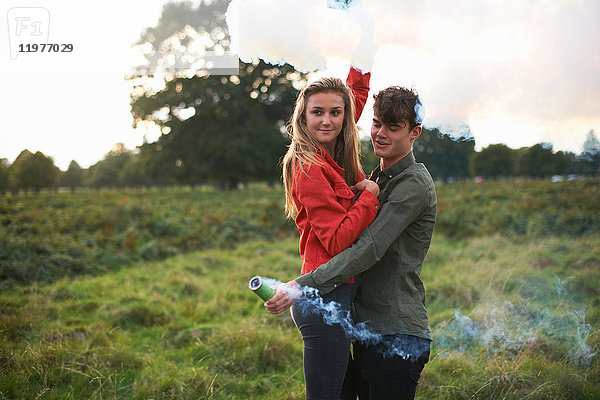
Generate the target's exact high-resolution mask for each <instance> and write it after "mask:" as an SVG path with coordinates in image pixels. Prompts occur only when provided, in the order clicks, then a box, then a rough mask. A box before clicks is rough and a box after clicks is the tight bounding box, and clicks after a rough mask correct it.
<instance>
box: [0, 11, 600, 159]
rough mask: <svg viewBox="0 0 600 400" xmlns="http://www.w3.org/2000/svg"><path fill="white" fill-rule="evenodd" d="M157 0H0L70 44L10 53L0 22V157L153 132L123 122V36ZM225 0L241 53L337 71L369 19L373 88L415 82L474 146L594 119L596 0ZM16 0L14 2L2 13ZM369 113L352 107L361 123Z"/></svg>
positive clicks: (579, 138)
mask: <svg viewBox="0 0 600 400" xmlns="http://www.w3.org/2000/svg"><path fill="white" fill-rule="evenodd" d="M164 2H165V1H163V0H146V1H140V0H128V1H124V2H119V3H116V2H114V3H113V2H111V3H106V2H96V3H94V2H76V1H74V0H61V1H58V0H56V1H23V0H18V1H16V0H8V1H2V3H1V4H0V18H2V19H3V20H4V21H7V20H8V21H9V25H10V24H11V21H13V24H20V26H21V28H20V29H21V32H22V34H23V35H27V34H28V32H29V33H31V32H34V31H35V29H36V27H35V26H31V25H27V24H28V22H33V21H34V20H36V18H37V19H40V18H41V19H42V20H43V18H46V17H44V13H43V12H42V13H41V14H31V13H33V12H38V11H39V8H43V9H46V10H47V15H48V18H49V40H48V42H49V43H60V44H73V52H71V53H44V54H42V53H29V54H23V53H21V54H19V55H18V56H17V58H16V59H13V58H12V57H13V56H14V53H13V56H11V49H10V44H11V43H12V44H13V46H14V45H15V43H16V42H15V40H13V41H12V42H11V41H10V40H9V36H8V33H9V30H8V29H2V30H1V31H0V85H1V87H2V89H3V90H2V93H3V96H1V97H0V110H2V111H1V115H2V117H1V118H0V143H1V145H0V158H7V159H8V160H9V161H10V162H12V161H13V160H14V158H15V157H16V156H17V155H18V154H19V153H20V152H21V151H22V150H23V149H29V150H30V151H37V150H39V151H42V152H43V153H44V154H46V155H49V156H52V157H53V158H54V160H55V162H56V164H57V165H58V166H59V167H60V168H62V169H66V167H67V166H68V164H69V162H70V161H71V160H73V159H74V160H76V161H77V162H78V163H79V164H80V165H81V166H82V167H88V166H89V165H91V164H93V163H95V162H96V161H98V160H100V159H101V158H102V157H103V155H104V154H105V153H107V152H108V151H109V150H110V149H111V147H112V145H113V144H114V143H118V142H122V143H125V144H126V145H127V146H129V147H130V148H132V147H135V146H136V145H138V144H141V143H142V141H143V138H144V135H146V137H147V138H148V140H153V139H154V138H155V137H156V132H155V131H153V130H148V131H146V130H145V129H144V128H140V129H138V130H137V131H134V130H133V128H132V127H131V114H130V107H129V101H130V99H129V91H130V88H129V86H128V85H127V84H126V83H125V81H124V79H123V77H124V76H125V75H126V74H127V73H128V72H129V71H130V69H131V67H132V66H133V65H135V60H134V58H133V53H132V51H131V49H130V45H131V44H132V43H133V42H134V41H135V40H136V39H137V38H138V37H139V35H140V32H142V31H143V29H144V28H145V27H146V26H153V25H155V23H156V22H157V20H158V18H159V16H160V13H161V10H162V4H163V3H164ZM236 2H237V3H239V4H237V6H238V7H244V12H242V13H241V15H244V19H243V20H241V21H239V20H238V21H237V24H238V25H237V28H236V29H238V32H241V35H239V36H241V37H244V38H245V41H241V42H239V47H240V48H239V51H240V55H241V56H242V57H243V58H253V57H262V58H265V59H267V60H272V61H273V62H275V61H281V60H286V61H289V62H292V63H293V64H294V65H296V67H297V68H299V69H312V68H314V67H315V66H317V67H320V68H321V71H319V72H317V73H315V74H314V75H313V77H317V76H321V75H334V76H340V77H345V74H346V71H347V68H348V64H349V62H350V59H352V58H353V53H355V51H356V49H357V48H359V49H360V48H361V47H360V46H361V45H359V37H360V32H361V31H365V32H367V31H368V28H369V24H368V23H367V19H368V18H371V19H372V21H373V25H372V27H373V40H372V43H373V44H374V45H376V46H377V47H376V52H375V56H374V59H373V67H372V71H373V78H372V88H373V90H378V89H381V88H384V87H386V86H388V85H391V84H400V85H406V86H414V87H415V88H416V89H417V90H418V91H419V92H420V93H421V95H422V98H423V100H424V103H425V106H426V110H427V115H426V119H425V125H426V126H427V125H429V126H441V127H443V128H444V130H448V132H453V133H455V134H459V133H460V132H461V129H460V126H462V125H465V124H466V125H468V126H469V127H470V131H471V134H472V135H473V136H474V137H475V140H476V148H477V149H480V148H482V147H485V146H487V145H489V144H491V143H506V144H508V145H509V146H511V147H513V148H517V147H521V146H531V145H533V144H536V143H539V142H551V143H552V144H553V145H554V149H555V150H569V151H574V152H576V153H579V152H580V151H581V150H582V144H583V141H584V140H585V137H586V135H587V133H588V132H589V131H590V130H592V129H593V130H595V131H596V133H597V134H598V133H599V132H600V2H598V1H596V0H536V1H528V2H523V1H516V0H502V1H500V0H457V1H452V2H448V1H444V0H419V1H416V0H411V1H402V2H392V1H384V0H362V9H361V10H360V12H356V11H354V12H353V13H347V12H344V11H339V10H332V9H329V8H327V6H326V4H327V0H305V1H292V0H270V1H267V0H236ZM15 7H20V8H21V9H19V10H12V11H11V13H10V14H9V10H11V9H13V8H15ZM23 7H29V8H32V9H34V11H32V9H29V10H23V9H22V8H23ZM36 10H37V11H36ZM28 13H30V14H28ZM28 15H29V16H30V17H31V18H30V19H29V20H25V19H22V18H26V17H27V16H28ZM15 17H20V18H21V20H20V21H21V22H19V23H17V22H14V21H15V20H14V18H15ZM34 17H35V18H34ZM38 17H39V18H38ZM257 20H258V21H264V23H259V24H257V23H256V21H257ZM248 22H254V23H248ZM12 26H13V28H15V29H16V25H12ZM9 27H10V26H9ZM23 35H22V36H20V38H23V37H24V36H23ZM14 37H15V36H14V35H13V39H14ZM17 39H19V38H17ZM13 50H14V49H13ZM362 57H363V59H360V60H359V62H363V63H367V60H365V59H364V58H365V56H364V52H363V53H362ZM355 60H356V57H355ZM367 107H369V105H368V106H367ZM367 110H368V108H367ZM370 117H371V115H370V114H369V113H368V112H367V113H366V114H365V115H363V117H362V119H361V121H360V123H359V125H360V126H361V127H362V128H363V129H366V130H368V126H369V123H370ZM451 129H453V130H451Z"/></svg>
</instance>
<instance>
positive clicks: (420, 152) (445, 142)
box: [413, 128, 475, 180]
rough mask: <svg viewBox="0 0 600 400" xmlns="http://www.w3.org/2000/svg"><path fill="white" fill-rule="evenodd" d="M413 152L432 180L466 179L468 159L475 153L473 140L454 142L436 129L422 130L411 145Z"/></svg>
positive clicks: (471, 138)
mask: <svg viewBox="0 0 600 400" xmlns="http://www.w3.org/2000/svg"><path fill="white" fill-rule="evenodd" d="M413 152H414V154H415V158H416V159H417V161H418V162H422V163H423V164H425V166H426V167H427V169H428V170H429V172H430V173H431V176H433V177H434V178H441V179H443V180H446V179H447V178H450V177H454V178H461V177H466V176H469V159H470V157H471V156H472V154H473V153H474V152H475V139H474V138H473V137H467V138H460V139H458V140H454V139H452V138H450V136H448V135H445V134H443V133H441V132H440V131H439V130H438V129H433V130H429V129H425V128H424V129H423V131H422V132H421V136H419V138H418V139H417V140H416V141H415V143H414V144H413Z"/></svg>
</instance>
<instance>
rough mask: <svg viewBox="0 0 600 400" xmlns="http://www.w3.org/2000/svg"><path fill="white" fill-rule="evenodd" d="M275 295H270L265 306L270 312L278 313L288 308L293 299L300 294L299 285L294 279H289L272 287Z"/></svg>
mask: <svg viewBox="0 0 600 400" xmlns="http://www.w3.org/2000/svg"><path fill="white" fill-rule="evenodd" d="M274 289H275V296H273V297H271V299H269V300H268V301H267V302H266V303H265V308H266V309H267V311H268V312H270V313H271V314H280V313H282V312H284V311H285V310H287V309H288V308H290V307H291V306H292V304H294V301H295V300H296V299H297V298H298V297H300V296H302V291H301V290H300V285H298V282H296V281H289V282H288V283H282V284H281V285H278V286H276V287H274Z"/></svg>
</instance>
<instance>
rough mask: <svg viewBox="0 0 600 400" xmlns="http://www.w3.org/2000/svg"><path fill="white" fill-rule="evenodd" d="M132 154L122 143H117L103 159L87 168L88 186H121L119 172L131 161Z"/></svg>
mask: <svg viewBox="0 0 600 400" xmlns="http://www.w3.org/2000/svg"><path fill="white" fill-rule="evenodd" d="M132 157H133V153H132V151H131V150H129V149H127V147H125V145H124V144H123V143H118V144H116V145H115V146H114V148H113V149H112V150H111V151H109V152H108V153H107V154H106V155H105V156H104V159H102V160H101V161H98V162H97V163H96V164H94V165H92V166H91V167H90V168H89V171H88V174H89V177H90V185H91V186H94V187H102V186H122V181H121V171H122V170H123V168H124V167H125V165H126V164H127V162H129V160H131V158H132Z"/></svg>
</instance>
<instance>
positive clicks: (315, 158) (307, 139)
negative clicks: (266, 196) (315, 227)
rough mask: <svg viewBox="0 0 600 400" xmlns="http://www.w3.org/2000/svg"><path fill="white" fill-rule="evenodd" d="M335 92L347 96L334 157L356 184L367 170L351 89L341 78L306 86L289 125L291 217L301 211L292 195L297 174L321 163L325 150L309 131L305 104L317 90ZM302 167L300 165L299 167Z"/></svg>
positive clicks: (286, 166) (286, 168)
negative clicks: (355, 118) (362, 157)
mask: <svg viewBox="0 0 600 400" xmlns="http://www.w3.org/2000/svg"><path fill="white" fill-rule="evenodd" d="M329 91H334V92H337V93H339V94H340V95H341V96H342V98H343V99H344V122H343V124H342V130H341V132H340V134H339V135H338V137H337V141H336V144H335V150H334V154H332V158H333V159H334V160H335V162H336V163H337V164H338V165H339V166H340V167H342V168H344V180H345V181H346V183H347V184H348V185H350V186H351V185H354V184H355V183H356V182H358V181H359V180H360V179H362V177H364V172H363V169H362V166H361V165H360V140H359V138H358V128H357V127H356V123H355V122H354V112H355V111H354V101H353V100H354V98H353V95H352V91H351V90H350V88H349V87H348V86H347V85H346V84H345V83H344V82H342V80H341V79H338V78H321V79H319V80H317V81H315V82H312V83H310V84H309V85H308V86H306V87H305V88H304V89H303V90H302V91H301V92H300V94H299V95H298V99H297V100H296V106H295V108H294V115H293V116H292V119H291V121H290V123H289V124H288V126H287V131H288V134H289V135H290V137H291V139H292V143H291V144H290V146H289V147H288V150H287V152H286V153H285V156H284V157H283V186H284V188H285V211H286V215H287V217H288V218H295V217H296V215H297V214H298V209H297V208H296V203H295V202H294V199H293V197H292V187H293V184H294V179H295V175H296V174H297V173H298V171H299V170H302V172H303V173H306V172H305V169H304V167H305V166H309V165H311V164H313V163H315V164H320V163H321V162H322V161H321V160H320V159H319V155H320V154H323V152H324V151H325V150H324V149H323V147H322V146H321V144H320V143H319V142H318V141H317V140H316V139H315V138H314V137H313V136H312V135H311V134H310V133H309V132H308V128H307V126H306V105H307V102H308V98H309V97H310V96H312V95H313V94H316V93H322V92H329ZM298 167H299V168H298Z"/></svg>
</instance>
